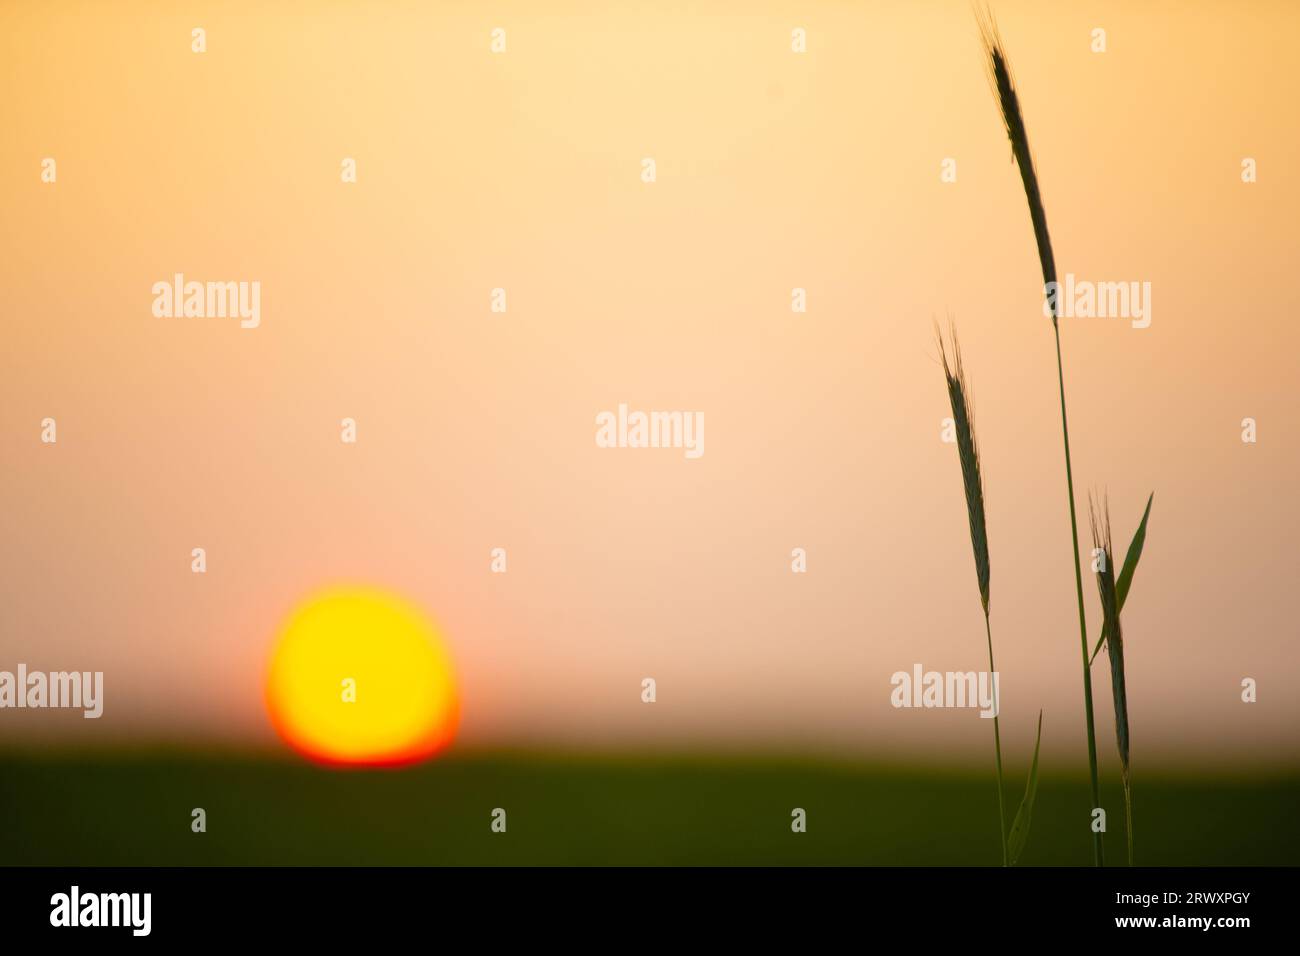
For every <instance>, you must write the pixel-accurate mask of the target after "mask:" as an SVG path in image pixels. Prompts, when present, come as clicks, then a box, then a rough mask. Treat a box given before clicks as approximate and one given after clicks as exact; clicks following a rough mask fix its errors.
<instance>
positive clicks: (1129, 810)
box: [1124, 774, 1133, 866]
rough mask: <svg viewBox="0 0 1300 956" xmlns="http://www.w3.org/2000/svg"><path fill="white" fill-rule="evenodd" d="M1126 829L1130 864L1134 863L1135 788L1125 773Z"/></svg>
mask: <svg viewBox="0 0 1300 956" xmlns="http://www.w3.org/2000/svg"><path fill="white" fill-rule="evenodd" d="M1124 831H1125V833H1127V834H1128V865H1129V866H1132V865H1133V788H1132V787H1130V786H1129V780H1128V774H1125V775H1124Z"/></svg>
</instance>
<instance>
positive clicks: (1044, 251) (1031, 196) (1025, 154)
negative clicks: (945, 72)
mask: <svg viewBox="0 0 1300 956" xmlns="http://www.w3.org/2000/svg"><path fill="white" fill-rule="evenodd" d="M980 32H981V34H982V36H983V40H984V49H985V53H986V54H987V56H988V64H989V80H990V82H991V84H992V86H993V92H994V95H996V96H997V99H998V105H999V106H1000V108H1001V110H1002V120H1003V123H1004V125H1005V126H1006V132H1007V137H1008V138H1009V139H1010V140H1011V152H1012V155H1013V157H1014V158H1015V161H1016V166H1017V167H1018V168H1019V169H1020V178H1021V181H1022V182H1023V183H1024V187H1025V197H1026V199H1027V200H1028V201H1029V218H1030V220H1031V221H1032V222H1033V226H1034V239H1035V241H1036V242H1037V244H1038V260H1039V264H1040V265H1041V266H1042V270H1043V288H1044V292H1047V293H1049V302H1050V304H1051V307H1052V332H1053V333H1054V335H1055V337H1056V378H1057V384H1058V386H1059V388H1060V397H1061V437H1062V439H1063V440H1064V444H1065V486H1066V494H1067V495H1068V497H1069V503H1070V537H1071V544H1072V546H1073V551H1074V589H1075V595H1076V597H1077V599H1078V609H1079V648H1080V658H1081V661H1082V664H1083V703H1084V714H1085V718H1086V723H1087V731H1088V773H1089V777H1090V780H1091V783H1092V805H1093V807H1094V808H1095V807H1099V806H1101V787H1100V786H1099V784H1098V781H1097V731H1096V724H1095V721H1094V719H1093V710H1092V671H1091V668H1090V667H1089V662H1088V620H1087V615H1086V613H1085V611H1084V607H1083V569H1082V568H1081V566H1080V564H1079V519H1078V516H1077V514H1076V513H1075V506H1074V470H1073V468H1072V466H1071V464H1070V427H1069V424H1068V422H1067V418H1066V413H1065V371H1064V367H1063V363H1062V361H1061V329H1060V323H1059V318H1060V311H1061V307H1060V295H1059V289H1058V286H1057V283H1056V259H1055V257H1054V256H1053V254H1052V240H1051V237H1050V236H1049V235H1048V233H1047V214H1046V213H1045V212H1044V210H1043V197H1042V194H1041V192H1040V191H1039V188H1038V176H1037V174H1036V173H1035V172H1034V160H1033V156H1032V154H1031V153H1030V151H1029V134H1028V133H1027V132H1026V131H1025V121H1024V117H1023V116H1022V115H1021V112H1020V98H1019V96H1018V95H1017V93H1016V87H1015V83H1014V82H1013V80H1012V77H1011V68H1010V67H1009V66H1008V64H1007V58H1006V54H1005V53H1004V52H1003V50H1002V39H1001V37H999V36H998V32H997V27H996V26H995V25H994V24H993V23H992V21H991V19H990V18H987V17H986V18H983V19H981V22H980ZM1092 839H1093V844H1092V852H1093V862H1094V863H1095V864H1096V865H1097V866H1102V865H1104V864H1105V849H1104V847H1103V846H1102V837H1101V834H1100V833H1098V832H1096V831H1093V835H1092Z"/></svg>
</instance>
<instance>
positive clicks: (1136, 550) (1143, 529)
mask: <svg viewBox="0 0 1300 956" xmlns="http://www.w3.org/2000/svg"><path fill="white" fill-rule="evenodd" d="M1155 496H1156V493H1155V492H1154V491H1153V492H1151V494H1150V495H1149V496H1148V497H1147V510H1146V511H1144V512H1142V521H1141V523H1140V524H1138V529H1137V531H1135V532H1133V540H1132V541H1131V542H1130V543H1129V546H1128V553H1127V554H1125V555H1124V567H1123V568H1121V569H1120V572H1119V577H1118V578H1117V579H1116V581H1115V600H1116V601H1117V602H1118V603H1119V610H1120V611H1121V612H1123V610H1124V602H1125V601H1127V600H1128V589H1129V588H1130V587H1131V586H1132V584H1133V573H1134V572H1135V571H1137V566H1138V562H1139V561H1140V560H1142V546H1143V545H1145V544H1146V541H1147V518H1149V517H1151V501H1152V499H1153V498H1155ZM1105 643H1106V629H1105V626H1104V625H1103V627H1102V631H1101V634H1099V635H1098V636H1097V646H1096V647H1094V648H1093V649H1092V658H1091V660H1090V661H1089V663H1091V662H1092V661H1095V660H1096V659H1097V655H1098V654H1099V653H1100V652H1101V646H1102V645H1103V644H1105Z"/></svg>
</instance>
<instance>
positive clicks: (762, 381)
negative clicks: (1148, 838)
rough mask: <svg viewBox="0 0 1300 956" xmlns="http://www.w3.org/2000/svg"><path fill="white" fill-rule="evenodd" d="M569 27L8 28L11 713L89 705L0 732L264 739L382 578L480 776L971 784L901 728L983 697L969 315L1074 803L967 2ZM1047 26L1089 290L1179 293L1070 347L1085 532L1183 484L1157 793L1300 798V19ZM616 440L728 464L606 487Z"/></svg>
mask: <svg viewBox="0 0 1300 956" xmlns="http://www.w3.org/2000/svg"><path fill="white" fill-rule="evenodd" d="M547 6H548V7H550V8H551V9H552V11H553V12H552V13H550V14H547V15H543V14H541V13H539V12H538V7H537V5H536V4H531V3H521V2H503V3H499V4H494V5H492V8H491V9H490V10H488V9H486V8H483V9H480V8H479V7H478V6H477V5H474V6H471V5H454V7H453V5H429V4H416V3H409V4H396V3H373V4H364V5H363V4H342V3H336V4H299V5H277V6H276V7H275V8H274V9H270V8H266V7H259V6H256V5H253V4H223V5H221V6H219V7H213V6H206V5H202V6H195V7H192V8H190V7H187V6H185V5H174V6H173V5H169V6H168V7H167V8H166V9H165V10H160V9H159V8H158V7H157V6H156V5H153V4H142V3H134V4H132V3H126V4H117V5H112V6H109V5H96V4H73V3H48V4H35V3H9V4H5V5H4V6H3V8H2V9H0V77H2V78H3V88H4V90H5V95H4V96H3V98H0V129H3V130H4V139H3V146H2V147H0V193H2V197H0V203H2V205H3V210H4V213H3V221H4V228H2V229H0V287H2V288H3V290H4V293H3V297H2V302H0V309H3V320H4V329H5V338H6V341H5V345H4V348H3V349H2V350H0V396H2V398H3V400H2V401H0V447H2V448H3V463H4V467H3V469H0V494H2V495H3V499H4V503H5V505H4V507H3V509H0V540H3V542H4V544H3V547H2V548H0V669H8V670H12V669H13V668H14V667H15V666H16V665H17V664H18V663H20V662H22V663H26V664H27V665H29V666H30V667H32V668H46V669H59V670H62V669H76V670H102V671H104V672H105V697H106V699H105V713H104V717H103V718H102V719H100V720H98V721H87V720H82V719H80V716H79V715H76V714H71V713H55V712H48V711H47V712H21V713H19V712H15V711H0V741H3V742H6V743H11V742H15V741H23V740H34V739H45V738H46V736H48V735H58V736H64V737H66V738H67V739H73V738H76V739H80V740H85V741H91V742H94V741H107V740H110V739H120V738H129V739H133V740H147V741H152V740H171V741H180V742H183V743H194V742H197V741H208V740H215V741H231V742H241V741H242V742H255V743H258V744H266V743H269V742H271V741H272V740H273V734H272V731H271V730H270V725H269V722H268V720H267V717H266V714H265V711H264V708H263V705H262V679H263V675H264V668H265V662H266V658H267V655H268V654H269V651H270V647H271V642H272V641H273V639H274V636H275V634H276V630H277V628H278V627H279V625H280V623H281V621H282V620H283V619H284V617H285V615H287V614H288V613H289V611H290V610H291V609H292V608H293V607H294V606H295V605H296V604H297V603H298V602H299V601H300V600H302V599H303V598H304V597H306V596H307V595H309V594H311V593H312V592H313V591H314V590H316V589H318V588H320V587H322V586H325V585H328V584H331V583H335V582H340V581H352V582H363V583H368V584H373V585H377V586H381V587H386V588H390V589H392V590H394V591H396V592H398V593H400V594H402V595H404V596H406V597H407V598H409V599H411V600H413V601H415V602H417V603H418V604H420V605H421V606H422V607H424V608H425V609H426V610H427V611H428V612H429V613H430V614H431V615H432V616H434V617H435V618H436V619H437V620H438V621H439V622H440V624H441V626H442V628H443V630H444V631H445V633H446V635H447V639H448V643H449V646H450V648H451V651H452V654H453V656H454V658H455V660H456V662H457V666H458V668H459V674H460V678H461V683H462V691H463V704H464V712H463V725H462V734H461V745H462V746H479V745H482V746H489V745H531V744H533V743H541V742H548V743H562V744H565V745H576V746H600V747H610V748H619V747H625V746H632V745H634V744H635V745H644V744H654V745H662V746H677V745H683V746H696V745H705V744H707V745H719V746H733V745H734V746H746V747H764V746H774V747H780V748H782V749H800V748H806V747H817V748H827V749H832V750H835V749H842V750H847V751H852V752H862V753H868V752H888V753H891V754H898V755H902V756H907V757H912V758H917V759H923V758H925V757H926V756H929V755H932V754H934V753H958V754H970V755H971V758H972V759H977V760H979V761H981V762H982V761H984V760H986V758H987V752H986V751H987V737H988V727H987V722H986V721H982V720H979V719H978V718H977V717H976V716H975V714H974V712H973V711H959V710H948V711H936V710H930V711H922V710H895V709H893V708H891V707H890V704H889V691H890V686H889V677H890V675H891V674H892V673H893V672H894V671H896V670H910V669H911V667H912V665H913V664H914V663H918V662H919V663H921V664H922V665H924V666H925V667H926V668H927V669H931V668H933V669H939V670H966V669H978V668H981V667H984V666H985V645H984V634H983V622H982V620H981V613H980V609H979V600H978V594H977V591H976V586H975V576H974V571H973V567H972V559H971V553H970V544H969V539H968V536H967V529H966V517H965V505H964V502H963V499H962V490H961V480H960V473H959V468H958V462H957V458H956V452H955V448H954V446H953V445H951V444H945V443H943V442H941V441H940V422H941V420H942V419H943V418H944V417H945V416H947V415H948V414H949V411H948V407H947V397H946V392H945V389H944V385H943V378H942V374H941V371H940V368H939V366H938V364H937V360H936V354H937V353H936V349H935V346H934V342H933V328H932V322H933V320H934V319H935V318H936V317H939V318H943V317H944V316H946V315H948V314H949V313H951V314H952V316H953V317H954V319H955V321H956V323H957V326H958V330H959V333H960V335H961V340H962V344H963V346H964V351H965V359H966V365H967V371H968V374H969V377H970V382H971V387H972V390H973V394H974V398H975V407H976V424H977V428H978V432H979V437H980V440H981V444H982V451H983V462H984V468H985V480H986V496H987V500H988V512H989V529H990V530H989V534H990V541H991V550H992V608H993V633H994V641H995V645H996V650H997V655H998V665H999V670H1000V671H1001V672H1002V695H1003V717H1004V723H1003V734H1004V741H1008V744H1007V746H1009V747H1010V748H1011V750H1012V753H1014V754H1016V755H1017V756H1016V759H1017V760H1020V759H1021V758H1022V757H1024V755H1025V754H1026V752H1027V750H1028V748H1029V747H1030V746H1031V738H1032V733H1033V731H1032V726H1033V721H1034V718H1035V715H1036V714H1037V711H1038V710H1039V708H1042V709H1044V711H1045V717H1044V744H1043V746H1044V749H1045V750H1046V751H1048V752H1050V753H1051V754H1052V755H1053V759H1055V758H1061V759H1066V758H1068V759H1074V758H1080V759H1081V758H1082V753H1083V730H1082V717H1081V713H1082V692H1081V689H1080V664H1079V645H1078V631H1077V619H1076V617H1075V608H1074V604H1075V596H1074V582H1073V575H1072V568H1071V556H1070V553H1069V521H1068V514H1067V511H1066V501H1065V492H1064V483H1065V474H1064V466H1063V460H1062V453H1061V437H1060V425H1059V411H1058V406H1057V393H1056V368H1055V363H1054V356H1053V351H1052V337H1051V331H1050V324H1049V323H1048V322H1047V321H1046V320H1044V319H1043V318H1042V315H1041V312H1040V304H1041V278H1040V275H1039V272H1038V260H1037V256H1036V252H1035V249H1034V243H1033V234H1032V231H1031V228H1030V223H1029V217H1028V214H1027V211H1026V207H1025V200H1024V194H1023V191H1022V188H1021V184H1020V178H1019V175H1018V173H1017V171H1016V169H1015V167H1014V165H1013V164H1012V163H1011V160H1010V149H1009V146H1008V143H1007V141H1006V137H1005V135H1004V133H1003V130H1002V127H1001V122H1000V119H999V116H998V114H997V111H996V107H995V105H994V102H993V98H992V96H991V94H990V92H989V89H988V85H987V83H986V80H985V76H984V66H983V63H982V60H981V51H980V47H979V43H978V33H977V31H976V28H975V24H974V21H973V19H972V16H971V14H970V9H969V5H968V4H967V3H966V2H965V0H958V2H954V3H950V4H938V3H934V4H931V3H915V4H914V3H903V2H897V3H885V4H876V3H863V4H844V3H829V2H826V3H811V4H810V3H753V2H747V3H732V4H717V5H709V6H708V8H707V9H708V10H709V11H710V12H707V13H699V12H692V11H695V10H696V9H697V8H696V6H695V5H687V4H677V5H662V4H650V3H646V4H641V5H632V4H615V5H607V4H599V3H590V4H577V3H572V4H569V3H556V4H548V5H547ZM1064 6H1065V5H1057V4H1051V5H1044V4H1015V3H999V4H997V5H996V12H997V14H998V19H999V23H1000V27H1001V32H1002V36H1003V39H1004V40H1005V43H1006V46H1007V49H1008V52H1009V54H1010V57H1011V61H1012V64H1013V67H1014V70H1015V74H1016V77H1017V80H1018V82H1019V85H1020V89H1021V95H1022V101H1023V106H1024V110H1025V113H1026V118H1027V121H1028V124H1029V130H1030V137H1031V142H1032V145H1033V148H1034V150H1035V154H1036V157H1037V162H1038V170H1039V176H1040V180H1041V182H1042V185H1043V191H1044V198H1045V202H1046V207H1047V214H1048V221H1049V224H1050V226H1051V229H1052V235H1053V237H1054V239H1055V243H1056V256H1057V262H1058V265H1059V267H1060V271H1061V273H1062V274H1063V275H1064V274H1065V273H1067V272H1070V273H1074V274H1075V275H1076V276H1077V277H1078V278H1079V279H1083V280H1090V281H1126V282H1127V281H1137V282H1150V283H1151V295H1150V306H1151V313H1150V318H1151V323H1150V326H1149V327H1148V328H1145V329H1135V328H1133V327H1132V325H1131V323H1130V322H1129V321H1128V320H1126V319H1115V318H1109V319H1101V318H1073V319H1065V320H1062V340H1063V350H1064V355H1065V376H1066V386H1067V392H1068V400H1069V403H1070V416H1071V431H1072V438H1073V452H1074V459H1075V481H1076V490H1077V492H1078V500H1079V503H1080V507H1081V508H1086V504H1085V501H1086V499H1085V495H1086V493H1087V491H1088V490H1089V489H1093V488H1097V489H1102V488H1105V489H1109V492H1110V500H1111V508H1112V516H1113V519H1114V522H1115V537H1116V542H1117V547H1118V548H1119V549H1120V550H1121V551H1122V550H1123V549H1124V548H1126V547H1127V544H1128V540H1129V537H1130V535H1131V534H1132V531H1133V529H1134V527H1135V525H1136V523H1137V520H1138V518H1139V516H1140V514H1141V509H1142V505H1143V503H1144V501H1145V499H1146V495H1147V494H1148V492H1149V491H1151V490H1153V489H1154V490H1155V504H1154V507H1153V511H1152V517H1151V523H1150V531H1149V536H1148V540H1147V545H1146V552H1145V555H1144V557H1143V561H1142V565H1141V569H1140V570H1139V572H1138V574H1137V577H1136V580H1135V583H1134V586H1133V590H1132V593H1131V595H1130V597H1129V603H1128V605H1127V607H1126V609H1125V614H1124V625H1125V632H1126V636H1127V641H1128V691H1129V700H1130V711H1131V715H1132V726H1133V754H1134V758H1133V759H1134V761H1135V763H1138V762H1140V761H1150V762H1157V761H1160V760H1166V759H1168V760H1174V759H1194V760H1200V761H1205V762H1208V763H1214V762H1222V761H1228V760H1236V759H1253V758H1261V759H1264V758H1267V759H1270V760H1282V761H1286V762H1294V761H1296V760H1297V759H1300V747H1298V746H1297V743H1296V741H1297V735H1296V733H1295V730H1296V727H1297V725H1298V722H1300V703H1298V702H1297V700H1296V698H1295V696H1294V695H1293V693H1292V690H1293V688H1295V687H1296V686H1297V681H1298V680H1300V655H1298V653H1297V650H1296V648H1297V642H1298V640H1300V634H1298V633H1297V625H1296V623H1295V613H1294V600H1295V568H1296V563H1297V562H1296V535H1297V531H1300V502H1298V501H1297V496H1296V494H1295V475H1296V474H1297V472H1300V450H1298V449H1300V442H1297V434H1296V433H1297V428H1296V425H1297V420H1296V419H1297V412H1298V410H1300V403H1298V402H1297V400H1296V385H1295V373H1296V367H1297V361H1296V349H1297V345H1300V333H1297V331H1296V325H1295V316H1296V315H1297V314H1300V293H1297V291H1296V286H1295V284H1294V282H1292V281H1291V276H1292V275H1293V273H1294V269H1295V252H1296V243H1295V222H1296V218H1297V212H1298V211H1300V194H1298V191H1297V184H1296V175H1295V174H1296V170H1297V169H1300V133H1298V132H1297V127H1296V124H1295V123H1294V122H1293V121H1291V120H1290V119H1289V118H1290V117H1293V115H1294V94H1295V90H1296V89H1297V80H1298V79H1300V67H1297V65H1296V60H1295V57H1294V56H1293V55H1292V54H1293V50H1292V49H1291V46H1292V43H1293V40H1294V37H1295V36H1296V35H1297V33H1298V32H1300V8H1297V7H1296V6H1295V5H1293V4H1288V3H1277V4H1268V3H1251V4H1240V3H1229V2H1223V3H1186V4H1174V3H1167V4H1156V3H1150V4H1121V3H1114V4H1105V3H1091V4H1088V5H1086V11H1085V10H1066V9H1063V7H1064ZM194 27H203V28H204V29H205V30H206V42H207V52H205V53H202V54H198V53H194V52H192V51H191V29H192V28H194ZM494 27H502V28H504V29H505V31H506V33H505V36H506V50H505V52H503V53H497V54H494V53H493V52H492V51H491V49H490V45H491V42H492V37H491V31H492V30H493V28H494ZM796 27H802V28H804V29H805V30H806V31H807V52H806V53H802V54H799V53H794V52H792V50H791V31H792V30H793V29H795V28H796ZM1096 27H1101V28H1104V29H1105V31H1106V45H1107V48H1106V51H1105V52H1104V53H1094V52H1092V51H1091V49H1090V45H1091V44H1092V42H1093V40H1092V36H1091V31H1092V30H1093V29H1094V28H1096ZM46 157H51V158H54V159H55V160H56V163H57V181H56V182H54V183H43V182H42V181H41V172H42V166H41V163H42V160H43V159H44V158H46ZM349 157H350V158H353V159H355V160H356V168H357V182H355V183H344V182H342V181H341V164H342V163H343V160H344V159H345V158H349ZM1247 157H1249V158H1253V159H1255V160H1256V163H1257V175H1258V181H1257V182H1255V183H1250V184H1247V183H1243V182H1242V161H1243V159H1244V158H1247ZM645 158H652V159H654V161H655V167H656V181H655V182H653V183H646V182H644V181H643V179H642V170H643V164H642V160H643V159H645ZM945 158H952V159H954V160H955V161H956V174H957V175H956V181H955V182H942V181H941V164H942V163H943V161H944V160H945ZM175 273H183V274H184V275H185V276H186V277H187V278H189V279H197V280H200V281H206V280H221V281H257V282H259V283H260V288H261V316H260V319H261V321H260V325H259V326H258V327H257V328H255V329H242V328H240V326H239V323H238V320H234V319H219V318H157V317H155V316H154V315H153V313H152V310H151V307H152V304H153V294H152V292H151V289H152V287H153V284H154V283H155V282H158V281H160V280H161V281H170V280H171V278H172V276H173V275H174V274H175ZM796 287H798V288H803V289H806V290H807V311H806V313H802V314H800V313H794V312H792V311H791V290H792V289H794V288H796ZM494 288H503V289H505V290H506V295H507V303H508V305H507V311H506V312H505V313H493V312H492V311H491V309H490V305H491V295H492V290H493V289H494ZM620 403H627V404H628V405H630V406H631V407H632V408H633V409H641V410H646V411H649V410H686V411H695V412H700V413H702V414H703V415H704V418H705V420H706V423H707V424H706V441H705V453H704V454H703V456H702V457H700V458H698V459H696V460H690V459H688V458H687V457H686V456H685V455H684V454H683V452H682V451H681V450H673V449H602V448H599V447H597V444H596V442H595V431H596V429H595V416H596V415H597V414H598V413H599V412H601V411H605V410H614V409H617V407H618V405H619V404H620ZM46 417H53V418H55V419H56V420H57V429H58V432H57V434H58V441H57V444H54V445H48V444H43V443H42V442H41V440H40V439H41V422H42V419H44V418H46ZM345 417H351V418H354V419H355V420H356V422H357V428H358V441H357V442H356V444H354V445H353V444H345V443H343V442H342V441H341V440H340V420H341V419H343V418H345ZM1245 417H1251V418H1254V419H1255V420H1256V421H1257V423H1258V441H1257V442H1256V443H1254V444H1246V443H1243V441H1242V439H1241V435H1242V428H1241V422H1242V419H1243V418H1245ZM1085 527H1086V521H1085ZM1085 534H1086V532H1085ZM195 547H203V548H205V549H206V551H207V556H208V571H207V573H206V574H202V575H199V574H193V573H191V570H190V561H191V558H190V554H191V549H192V548H195ZM497 547H501V548H505V549H506V551H507V555H508V571H507V573H505V574H492V573H491V572H490V569H489V563H490V552H491V549H493V548H497ZM794 548H804V549H806V551H807V556H808V557H807V566H808V570H807V573H806V574H794V573H792V572H791V551H792V549H794ZM1085 585H1086V592H1085V593H1086V597H1087V599H1088V602H1089V613H1090V618H1091V620H1090V622H1089V629H1090V631H1092V632H1093V633H1094V634H1095V633H1096V630H1097V627H1098V625H1099V620H1100V619H1099V615H1098V610H1097V603H1096V590H1095V587H1094V585H1093V583H1092V582H1091V581H1085ZM1094 675H1095V680H1096V682H1097V694H1096V700H1097V709H1098V713H1099V714H1100V715H1102V716H1101V718H1100V719H1101V724H1102V729H1101V730H1100V731H1099V734H1100V741H1101V742H1100V745H1099V749H1100V750H1101V752H1102V754H1103V757H1104V759H1106V760H1107V761H1109V762H1113V758H1112V755H1113V752H1114V743H1113V737H1112V732H1111V722H1110V718H1109V714H1110V697H1109V676H1108V672H1107V669H1106V665H1105V664H1104V662H1102V661H1099V662H1098V664H1097V666H1096V668H1095V670H1094ZM644 677H654V678H655V679H656V680H657V682H658V701H657V702H656V703H655V704H654V705H645V704H642V703H641V700H640V686H641V680H642V678H644ZM1243 677H1253V678H1255V679H1256V680H1257V681H1258V682H1259V701H1258V703H1256V704H1244V703H1242V702H1241V700H1240V684H1241V680H1242V678H1243Z"/></svg>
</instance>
